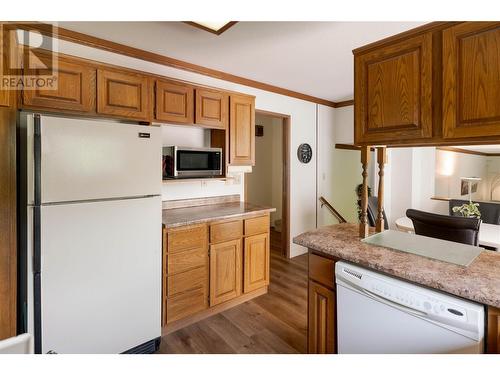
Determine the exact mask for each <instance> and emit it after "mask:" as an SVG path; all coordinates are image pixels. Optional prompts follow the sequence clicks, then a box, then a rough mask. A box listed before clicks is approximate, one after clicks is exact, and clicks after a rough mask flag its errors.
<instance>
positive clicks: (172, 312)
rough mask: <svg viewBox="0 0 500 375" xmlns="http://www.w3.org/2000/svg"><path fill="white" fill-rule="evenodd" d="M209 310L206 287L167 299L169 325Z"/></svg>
mask: <svg viewBox="0 0 500 375" xmlns="http://www.w3.org/2000/svg"><path fill="white" fill-rule="evenodd" d="M206 308H208V295H207V289H206V288H205V287H202V288H197V289H193V290H190V291H188V292H184V293H181V294H178V295H177V296H175V297H172V298H168V299H167V324H168V323H172V322H173V321H175V320H178V319H181V318H185V317H186V316H189V315H192V314H194V313H197V312H198V311H202V310H205V309H206Z"/></svg>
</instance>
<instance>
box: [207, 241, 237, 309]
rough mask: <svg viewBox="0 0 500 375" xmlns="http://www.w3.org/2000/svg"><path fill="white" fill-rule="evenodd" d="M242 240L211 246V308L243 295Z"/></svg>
mask: <svg viewBox="0 0 500 375" xmlns="http://www.w3.org/2000/svg"><path fill="white" fill-rule="evenodd" d="M241 266H242V260H241V239H238V240H232V241H227V242H222V243H218V244H215V245H210V306H214V305H217V304H219V303H222V302H225V301H229V300H230V299H233V298H235V297H238V296H239V295H241V276H242V269H241Z"/></svg>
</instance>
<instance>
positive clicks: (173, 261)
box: [167, 248, 208, 275]
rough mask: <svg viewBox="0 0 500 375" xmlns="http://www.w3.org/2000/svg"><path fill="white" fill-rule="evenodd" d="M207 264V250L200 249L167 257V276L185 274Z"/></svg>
mask: <svg viewBox="0 0 500 375" xmlns="http://www.w3.org/2000/svg"><path fill="white" fill-rule="evenodd" d="M207 264H208V248H200V249H193V250H187V251H183V252H181V253H173V254H169V255H168V267H167V272H168V275H173V274H177V273H180V272H185V271H188V270H191V269H193V268H197V267H201V266H206V265H207Z"/></svg>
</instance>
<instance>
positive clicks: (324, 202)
mask: <svg viewBox="0 0 500 375" xmlns="http://www.w3.org/2000/svg"><path fill="white" fill-rule="evenodd" d="M319 201H320V202H321V207H323V206H326V208H328V210H329V211H330V212H331V213H332V215H333V216H335V218H336V219H337V220H338V221H339V223H347V220H346V219H344V217H343V216H342V215H341V214H340V213H339V212H338V211H337V210H336V209H335V208H333V206H332V205H331V204H330V202H328V201H327V200H326V198H325V197H319Z"/></svg>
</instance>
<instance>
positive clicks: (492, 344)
mask: <svg viewBox="0 0 500 375" xmlns="http://www.w3.org/2000/svg"><path fill="white" fill-rule="evenodd" d="M486 331H487V336H486V353H490V354H500V309H497V308H495V307H491V306H488V327H487V330H486Z"/></svg>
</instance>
